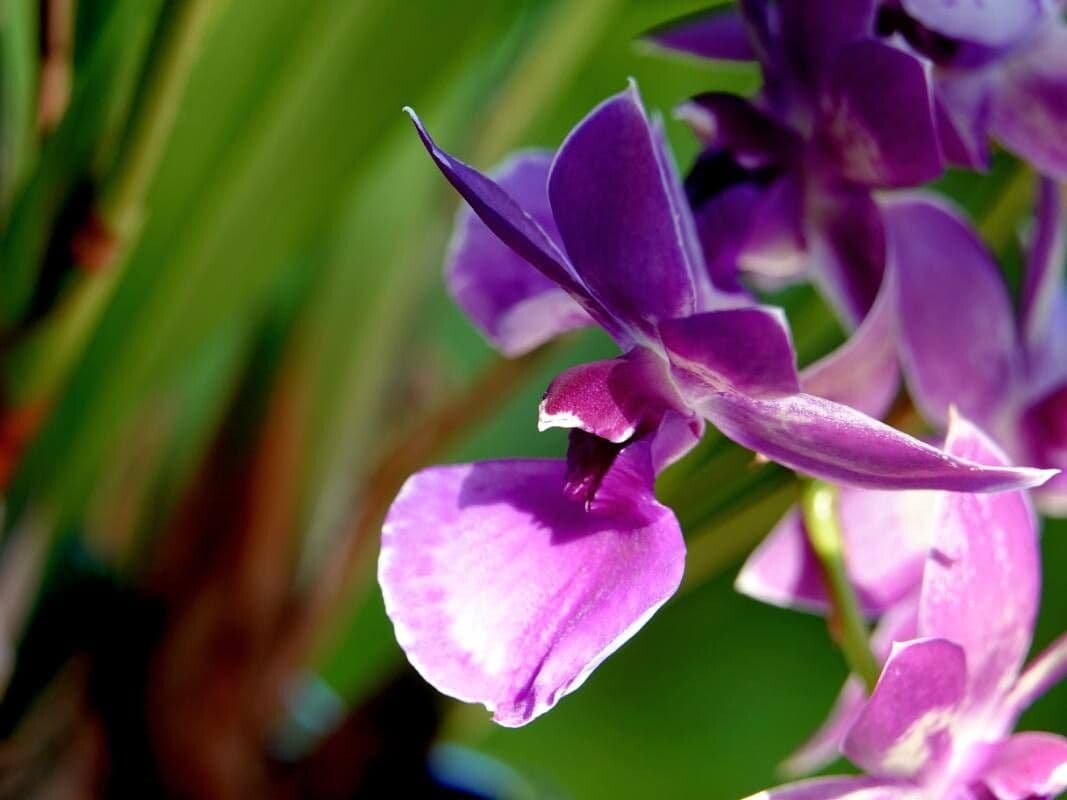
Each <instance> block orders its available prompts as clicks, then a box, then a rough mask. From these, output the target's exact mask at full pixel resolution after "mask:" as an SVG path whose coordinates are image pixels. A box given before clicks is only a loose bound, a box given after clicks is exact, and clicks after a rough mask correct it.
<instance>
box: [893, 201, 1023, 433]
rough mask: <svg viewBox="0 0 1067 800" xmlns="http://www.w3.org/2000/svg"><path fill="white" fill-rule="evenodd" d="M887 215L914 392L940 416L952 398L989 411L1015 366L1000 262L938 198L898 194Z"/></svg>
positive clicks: (973, 410) (984, 415) (905, 359)
mask: <svg viewBox="0 0 1067 800" xmlns="http://www.w3.org/2000/svg"><path fill="white" fill-rule="evenodd" d="M884 218H885V221H886V229H887V233H888V239H889V258H890V264H891V268H892V269H893V271H894V272H895V273H896V274H895V280H896V282H897V296H898V306H897V314H898V318H899V320H900V326H899V337H900V344H901V361H902V364H903V367H904V372H905V374H906V376H907V378H908V384H909V387H910V389H911V392H912V397H913V398H914V400H915V402H916V404H917V405H918V407H919V409H920V411H922V413H923V416H925V417H926V418H927V419H929V420H931V421H933V422H935V423H938V424H944V422H945V421H946V420H947V418H948V409H949V407H950V406H952V405H955V406H956V407H957V408H959V410H960V411H961V412H962V413H963V414H964V415H966V416H967V417H970V418H971V419H974V420H977V421H979V422H983V421H985V420H988V419H990V417H991V415H992V414H993V412H994V411H995V410H996V409H997V408H998V406H1000V404H1001V403H1003V402H1004V398H1005V396H1006V393H1007V392H1008V391H1010V389H1011V386H1012V384H1013V382H1014V380H1015V379H1016V376H1017V371H1018V365H1017V361H1016V353H1017V347H1018V340H1017V334H1016V327H1015V319H1014V313H1013V311H1012V307H1011V301H1010V299H1009V298H1008V294H1007V289H1006V287H1005V286H1004V281H1003V279H1002V278H1001V275H1000V270H999V269H998V268H997V265H996V264H995V263H994V261H993V259H992V257H991V256H990V254H989V253H988V251H986V249H985V247H984V246H983V245H982V243H981V242H980V241H979V239H978V237H977V235H976V234H975V233H974V231H973V230H972V229H971V228H970V226H969V225H968V224H967V223H966V222H964V220H963V219H962V217H961V216H960V215H959V214H957V213H956V212H955V211H954V210H951V209H949V208H948V207H946V206H945V205H943V204H942V203H940V202H938V201H935V200H932V199H927V198H922V197H912V198H907V199H903V200H898V201H893V202H890V203H887V204H886V206H885V208H884Z"/></svg>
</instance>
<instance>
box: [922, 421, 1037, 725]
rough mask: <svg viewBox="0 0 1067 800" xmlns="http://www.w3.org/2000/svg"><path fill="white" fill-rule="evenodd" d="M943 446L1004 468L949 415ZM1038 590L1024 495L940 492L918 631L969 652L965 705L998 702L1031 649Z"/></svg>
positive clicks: (1031, 518) (992, 448) (1030, 515)
mask: <svg viewBox="0 0 1067 800" xmlns="http://www.w3.org/2000/svg"><path fill="white" fill-rule="evenodd" d="M945 450H946V451H947V452H949V453H952V454H953V455H956V456H959V457H961V458H966V459H969V460H970V461H974V462H978V463H983V464H990V465H1006V464H1007V463H1008V461H1007V458H1006V457H1005V456H1004V454H1003V453H1001V452H1000V450H999V448H997V447H996V445H994V444H993V443H992V442H991V441H990V440H989V439H988V438H986V436H985V435H984V434H982V432H981V431H979V430H978V429H977V428H975V427H974V426H973V425H971V424H970V423H968V422H967V421H966V420H963V419H959V418H957V419H953V420H952V422H951V424H950V426H949V433H948V439H947V441H946V442H945ZM1040 590H1041V565H1040V561H1039V552H1038V546H1037V519H1036V517H1035V515H1034V511H1033V508H1032V507H1031V505H1030V501H1029V499H1028V497H1027V495H1026V493H1025V492H1021V491H1018V492H1002V493H1000V494H989V495H973V494H963V493H960V494H954V495H949V496H946V497H945V499H944V500H942V502H941V504H940V508H939V509H938V513H937V517H936V519H935V522H934V539H933V542H932V546H931V550H930V557H929V558H928V559H927V562H926V568H925V571H924V573H923V583H922V595H921V598H920V602H919V635H920V636H929V637H939V638H943V639H948V640H950V641H952V642H955V643H956V644H958V645H960V646H961V647H962V648H963V650H964V652H965V653H966V654H967V671H968V675H969V687H968V697H967V704H968V706H969V707H971V706H977V707H983V706H984V705H985V704H988V703H995V702H998V701H999V700H1000V698H1001V697H1002V696H1003V695H1004V693H1005V692H1006V691H1007V690H1008V689H1009V688H1010V687H1011V685H1012V684H1013V683H1014V682H1015V679H1016V677H1017V676H1018V673H1019V668H1020V667H1021V666H1022V663H1023V659H1024V658H1025V657H1026V653H1027V652H1028V651H1029V649H1030V638H1031V635H1032V634H1033V628H1034V620H1035V618H1036V616H1037V606H1038V597H1039V595H1040Z"/></svg>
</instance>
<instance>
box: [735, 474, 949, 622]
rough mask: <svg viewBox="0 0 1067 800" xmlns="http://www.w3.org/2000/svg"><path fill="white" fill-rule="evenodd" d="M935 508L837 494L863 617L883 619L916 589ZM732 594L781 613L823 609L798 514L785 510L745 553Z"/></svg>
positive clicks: (900, 495) (881, 495)
mask: <svg viewBox="0 0 1067 800" xmlns="http://www.w3.org/2000/svg"><path fill="white" fill-rule="evenodd" d="M949 496H952V495H949ZM937 505H938V494H937V493H934V492H900V491H876V490H872V489H856V488H852V487H843V488H842V489H840V490H839V492H838V502H837V511H838V517H839V520H840V523H841V530H842V534H843V536H844V540H845V548H844V550H845V561H846V565H847V568H848V574H849V578H850V579H851V583H852V585H853V587H854V588H855V590H856V595H857V598H858V599H859V602H860V605H861V607H862V609H863V611H864V612H865V613H867V614H870V615H872V616H877V615H879V614H882V613H884V612H885V611H886V610H888V609H889V608H890V607H892V606H893V605H895V604H897V603H899V602H900V601H901V600H902V599H903V598H905V597H907V596H908V595H910V594H912V593H914V592H915V591H916V590H917V589H918V586H919V582H920V580H921V579H922V573H923V564H924V563H925V561H926V554H927V553H928V552H929V550H930V543H931V542H932V541H933V537H934V531H933V526H934V524H935V513H936V509H937ZM737 589H738V590H739V591H740V592H742V593H744V594H747V595H749V596H750V597H754V598H756V599H757V600H762V601H763V602H766V603H772V604H774V605H779V606H784V607H786V608H797V609H804V610H810V611H815V612H817V613H825V612H826V611H828V610H829V599H828V597H827V594H826V586H825V582H824V580H823V575H822V570H821V567H820V565H819V560H818V558H817V557H816V555H815V553H814V551H813V550H812V549H811V544H810V543H809V541H808V536H807V532H806V530H805V527H804V520H803V518H802V516H801V514H800V511H799V510H798V509H792V510H790V511H789V512H788V513H787V514H786V516H785V517H783V518H782V520H781V521H780V522H779V523H778V525H777V526H776V527H775V528H774V530H773V531H771V533H770V535H769V536H768V537H767V538H766V539H764V540H763V542H762V544H760V546H759V547H758V548H757V549H756V551H755V552H754V553H753V554H752V555H751V556H749V558H748V560H747V561H746V562H745V566H744V567H743V568H742V570H741V573H740V574H739V575H738V578H737Z"/></svg>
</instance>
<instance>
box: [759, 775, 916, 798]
mask: <svg viewBox="0 0 1067 800" xmlns="http://www.w3.org/2000/svg"><path fill="white" fill-rule="evenodd" d="M745 800H923V795H922V792H921V790H919V789H918V788H917V787H915V786H907V785H904V784H898V783H894V782H892V781H884V780H881V779H879V778H862V777H859V778H858V777H832V778H812V779H811V780H807V781H801V782H800V783H790V784H787V785H786V786H779V787H777V788H775V789H767V790H766V791H764V792H760V793H759V794H754V795H752V796H751V797H747V798H745Z"/></svg>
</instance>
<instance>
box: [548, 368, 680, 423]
mask: <svg viewBox="0 0 1067 800" xmlns="http://www.w3.org/2000/svg"><path fill="white" fill-rule="evenodd" d="M670 409H673V410H675V411H682V412H684V411H685V405H684V403H683V402H682V399H681V398H680V397H679V396H678V394H677V392H676V391H675V389H674V385H673V383H672V382H671V379H670V375H669V374H668V371H667V362H666V361H665V360H664V359H663V357H662V356H660V355H658V354H656V353H654V352H653V351H651V350H649V349H648V348H644V347H638V348H635V349H634V350H631V351H630V352H629V353H627V354H626V355H624V356H620V357H619V358H613V359H610V360H607V361H595V362H593V363H591V364H582V365H579V366H577V367H571V368H570V369H568V370H566V371H565V372H563V373H561V374H560V375H559V376H558V377H557V378H556V379H555V380H553V381H552V383H551V384H550V385H549V387H548V390H547V391H546V392H545V396H544V399H543V400H542V401H541V407H540V419H539V421H538V427H539V428H540V429H541V430H547V429H549V428H580V429H581V430H584V431H586V432H588V433H591V434H593V435H594V436H598V437H600V438H601V439H607V440H608V441H610V442H624V441H626V440H627V439H629V438H630V437H632V436H633V435H634V434H635V433H637V432H638V429H641V430H650V429H651V428H653V427H655V426H656V425H658V424H659V421H660V418H661V417H662V416H663V414H664V413H665V412H666V411H668V410H670Z"/></svg>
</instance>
